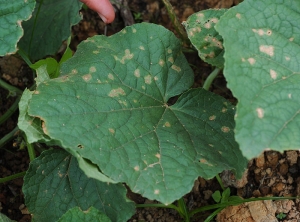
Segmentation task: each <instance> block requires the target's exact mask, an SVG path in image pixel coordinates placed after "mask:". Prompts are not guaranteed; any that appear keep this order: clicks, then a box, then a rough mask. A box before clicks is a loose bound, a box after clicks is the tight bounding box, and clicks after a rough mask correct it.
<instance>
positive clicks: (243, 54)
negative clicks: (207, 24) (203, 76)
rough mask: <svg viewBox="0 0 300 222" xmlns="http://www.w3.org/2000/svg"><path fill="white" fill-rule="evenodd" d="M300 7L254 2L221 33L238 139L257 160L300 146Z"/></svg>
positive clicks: (224, 23) (278, 0)
mask: <svg viewBox="0 0 300 222" xmlns="http://www.w3.org/2000/svg"><path fill="white" fill-rule="evenodd" d="M299 21H300V2H299V1H293V0H285V1H283V0H264V1H259V0H248V1H244V2H243V3H241V4H239V5H238V6H237V7H234V8H232V9H230V10H229V11H228V12H227V13H225V15H224V16H223V17H222V18H221V20H220V21H219V23H218V24H217V26H216V28H217V30H218V31H219V32H220V34H221V35H222V36H223V38H224V46H225V70H224V74H225V77H226V79H227V81H228V87H229V88H230V89H231V90H232V92H233V94H234V96H235V97H236V98H237V99H238V101H239V103H238V105H237V114H236V139H237V141H238V142H239V144H240V147H241V149H242V152H243V154H244V155H245V156H246V157H247V158H249V159H250V158H253V157H255V156H257V155H258V154H259V153H261V152H262V151H263V150H266V149H273V150H278V151H284V150H288V149H299V147H300V136H299V135H300V134H299V132H300V97H299V95H300V66H299V64H300V63H299V61H300V23H299Z"/></svg>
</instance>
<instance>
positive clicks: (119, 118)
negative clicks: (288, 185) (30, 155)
mask: <svg viewBox="0 0 300 222" xmlns="http://www.w3.org/2000/svg"><path fill="white" fill-rule="evenodd" d="M61 73H62V74H63V76H61V77H59V78H57V79H52V80H49V81H46V82H45V83H42V84H40V85H39V86H38V88H37V90H36V92H35V94H34V95H33V97H32V101H31V102H30V105H29V106H30V108H29V115H31V116H36V117H39V118H41V119H42V120H43V125H44V127H45V128H44V131H47V135H48V136H50V137H51V138H53V139H55V140H59V141H60V142H61V144H62V146H63V147H64V148H65V149H67V150H68V151H69V152H70V153H72V154H73V155H77V154H79V155H81V156H82V157H83V158H85V159H88V160H90V161H91V162H92V163H94V164H96V165H98V167H99V168H100V170H101V172H102V173H103V174H105V175H107V176H108V177H110V178H111V179H112V180H114V181H116V182H126V183H127V184H128V185H129V187H130V188H131V189H132V191H133V192H136V193H140V194H142V195H143V196H145V197H147V198H149V199H157V200H159V201H160V202H162V203H165V204H169V203H172V202H173V201H174V200H176V199H179V198H180V197H182V196H183V195H184V194H186V193H188V192H189V191H190V190H191V188H192V186H193V184H194V180H195V179H196V178H197V177H198V176H202V177H204V178H207V179H208V178H212V177H214V176H215V175H216V174H217V173H219V172H222V171H223V170H225V169H233V170H235V171H236V172H237V174H238V176H241V175H242V172H243V171H244V169H245V167H246V160H245V158H244V157H243V156H242V155H241V152H240V151H239V149H238V145H237V143H236V142H235V141H234V136H233V128H234V121H233V116H234V112H235V111H234V108H233V106H232V105H230V104H229V103H228V102H226V100H225V99H223V98H221V97H220V96H217V95H215V94H213V93H210V92H208V91H206V90H203V89H193V90H189V91H187V92H186V93H184V94H183V95H182V96H181V97H180V98H179V99H178V101H177V102H176V104H174V105H172V106H171V105H169V104H168V100H169V99H170V98H172V97H174V96H176V95H180V94H181V93H183V92H184V91H186V90H187V89H188V88H189V87H190V86H191V85H192V83H193V73H192V70H191V68H190V67H189V65H188V62H187V61H186V59H185V58H184V55H183V54H182V52H181V44H180V42H179V40H178V39H177V38H176V37H175V36H174V34H173V33H171V32H170V31H168V30H166V29H165V28H163V27H162V26H158V25H154V24H147V23H144V24H137V25H134V26H132V27H127V28H125V29H124V30H123V31H121V32H120V33H118V34H115V35H114V36H111V37H106V36H95V37H93V38H90V39H88V40H86V41H85V42H84V43H82V44H80V45H79V46H78V49H77V52H76V53H75V55H74V56H73V57H72V58H71V59H70V60H68V61H67V62H66V63H65V65H64V66H63V67H62V69H61Z"/></svg>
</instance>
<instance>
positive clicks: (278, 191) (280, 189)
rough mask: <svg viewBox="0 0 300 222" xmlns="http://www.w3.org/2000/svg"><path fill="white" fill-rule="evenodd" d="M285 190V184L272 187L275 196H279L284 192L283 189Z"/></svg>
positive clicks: (280, 183)
mask: <svg viewBox="0 0 300 222" xmlns="http://www.w3.org/2000/svg"><path fill="white" fill-rule="evenodd" d="M284 188H285V184H284V183H282V182H279V183H276V184H275V185H274V186H273V187H272V193H273V194H279V193H280V192H281V191H283V189H284Z"/></svg>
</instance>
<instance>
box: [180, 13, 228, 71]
mask: <svg viewBox="0 0 300 222" xmlns="http://www.w3.org/2000/svg"><path fill="white" fill-rule="evenodd" d="M226 11H227V9H208V10H203V11H200V12H197V13H194V14H193V15H191V16H190V17H189V18H188V19H187V21H185V22H183V25H184V27H185V29H186V32H187V34H188V37H189V39H190V40H191V43H192V44H193V46H195V48H196V49H197V50H198V53H199V57H200V58H201V59H202V60H203V61H205V62H207V63H209V64H211V65H213V66H217V67H219V68H222V67H223V66H224V58H223V54H224V48H223V39H222V37H221V36H220V35H219V33H218V32H217V31H216V30H215V25H216V24H217V23H218V22H219V19H220V17H221V16H222V15H223V14H224V13H225V12H226Z"/></svg>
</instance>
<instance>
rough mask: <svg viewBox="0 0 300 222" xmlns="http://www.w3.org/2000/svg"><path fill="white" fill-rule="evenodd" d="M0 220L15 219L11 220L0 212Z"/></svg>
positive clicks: (12, 221)
mask: <svg viewBox="0 0 300 222" xmlns="http://www.w3.org/2000/svg"><path fill="white" fill-rule="evenodd" d="M0 222H15V220H11V219H9V218H8V217H7V216H5V215H4V214H2V213H0Z"/></svg>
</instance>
